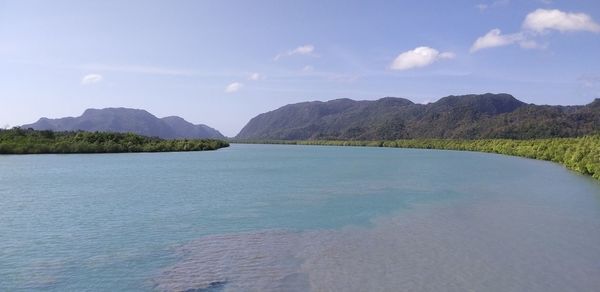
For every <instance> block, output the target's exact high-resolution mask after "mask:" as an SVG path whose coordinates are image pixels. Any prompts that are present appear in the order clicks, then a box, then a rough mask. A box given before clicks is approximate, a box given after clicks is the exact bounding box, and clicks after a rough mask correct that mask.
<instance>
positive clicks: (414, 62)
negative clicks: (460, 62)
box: [390, 47, 455, 70]
mask: <svg viewBox="0 0 600 292" xmlns="http://www.w3.org/2000/svg"><path fill="white" fill-rule="evenodd" d="M454 57H455V55H454V53H451V52H444V53H440V52H439V51H438V50H436V49H433V48H430V47H418V48H415V49H414V50H410V51H406V52H404V53H401V54H400V55H398V57H396V59H394V61H393V62H392V64H391V65H390V69H392V70H408V69H413V68H419V67H425V66H428V65H431V64H433V63H434V62H436V61H438V60H441V59H452V58H454Z"/></svg>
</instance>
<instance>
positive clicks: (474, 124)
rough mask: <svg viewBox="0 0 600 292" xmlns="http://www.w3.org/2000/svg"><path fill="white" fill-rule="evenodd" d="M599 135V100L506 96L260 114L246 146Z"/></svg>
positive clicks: (315, 106) (327, 105)
mask: <svg viewBox="0 0 600 292" xmlns="http://www.w3.org/2000/svg"><path fill="white" fill-rule="evenodd" d="M594 134H600V99H596V100H595V101H593V102H592V103H590V104H588V105H579V106H548V105H534V104H526V103H524V102H521V101H519V100H517V99H516V98H514V97H513V96H511V95H508V94H482V95H462V96H447V97H444V98H441V99H439V100H438V101H436V102H433V103H429V104H415V103H413V102H411V101H410V100H407V99H403V98H393V97H387V98H382V99H379V100H362V101H354V100H350V99H336V100H331V101H328V102H320V101H315V102H303V103H297V104H291V105H286V106H283V107H281V108H279V109H276V110H274V111H270V112H267V113H263V114H260V115H258V116H256V117H254V118H253V119H251V120H250V122H248V124H247V125H246V126H245V127H244V128H243V129H242V130H241V131H240V133H239V134H238V135H237V137H236V138H237V139H245V140H398V139H470V140H473V139H519V140H524V139H546V138H558V137H582V136H585V135H594Z"/></svg>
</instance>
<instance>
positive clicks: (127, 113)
mask: <svg viewBox="0 0 600 292" xmlns="http://www.w3.org/2000/svg"><path fill="white" fill-rule="evenodd" d="M21 128H32V129H35V130H52V131H77V130H82V131H90V132H95V131H98V132H132V133H136V134H139V135H144V136H149V137H160V138H164V139H177V138H214V139H222V138H225V137H224V136H223V135H222V134H221V133H219V131H217V130H215V129H213V128H211V127H209V126H206V125H194V124H192V123H190V122H188V121H186V120H184V119H182V118H180V117H175V116H171V117H166V118H162V119H159V118H157V117H156V116H154V115H152V114H151V113H149V112H147V111H145V110H140V109H130V108H105V109H87V110H86V111H85V112H84V113H83V114H82V115H81V116H79V117H67V118H61V119H48V118H41V119H39V120H38V121H37V122H35V123H33V124H28V125H23V126H21Z"/></svg>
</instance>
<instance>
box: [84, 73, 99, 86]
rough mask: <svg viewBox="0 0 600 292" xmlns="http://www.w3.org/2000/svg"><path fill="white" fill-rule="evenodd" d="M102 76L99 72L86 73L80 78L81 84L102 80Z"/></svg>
mask: <svg viewBox="0 0 600 292" xmlns="http://www.w3.org/2000/svg"><path fill="white" fill-rule="evenodd" d="M102 79H103V77H102V75H100V74H88V75H85V76H83V78H81V84H82V85H90V84H94V83H98V82H100V81H102Z"/></svg>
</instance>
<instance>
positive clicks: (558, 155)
mask: <svg viewBox="0 0 600 292" xmlns="http://www.w3.org/2000/svg"><path fill="white" fill-rule="evenodd" d="M242 143H261V144H297V145H330V146H371V147H396V148H422V149H445V150H460V151H478V152H490V153H499V154H506V155H512V156H521V157H527V158H533V159H540V160H549V161H554V162H557V163H560V164H562V165H564V166H566V167H567V168H569V169H572V170H574V171H577V172H580V173H583V174H586V175H591V176H593V177H594V178H596V179H600V135H593V136H585V137H579V138H551V139H534V140H512V139H482V140H452V139H415V140H389V141H327V140H308V141H281V140H279V141H278V140H270V141H252V142H249V141H243V142H242Z"/></svg>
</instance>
